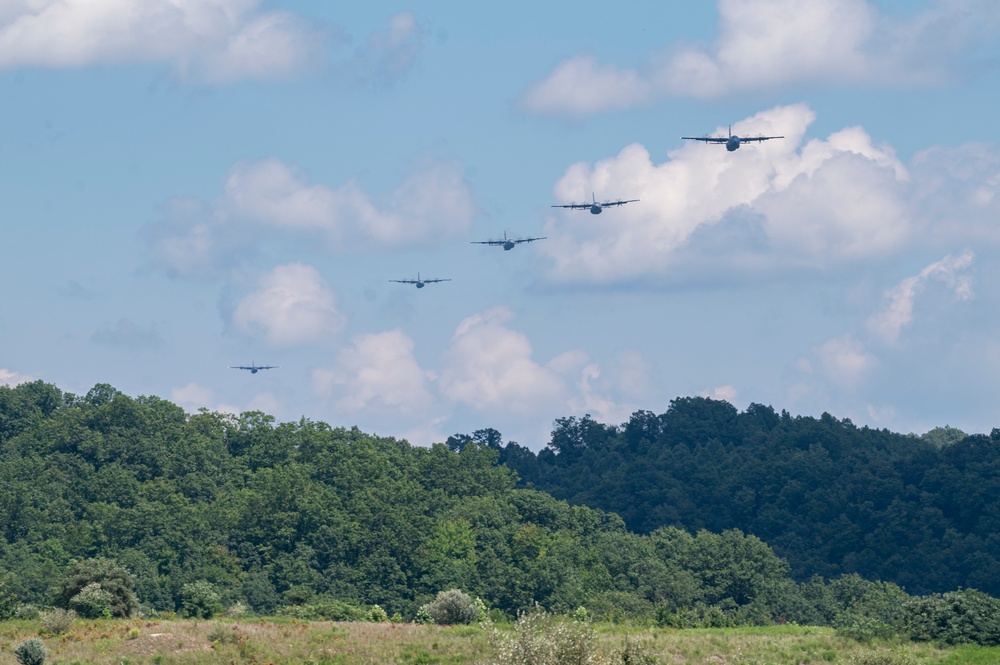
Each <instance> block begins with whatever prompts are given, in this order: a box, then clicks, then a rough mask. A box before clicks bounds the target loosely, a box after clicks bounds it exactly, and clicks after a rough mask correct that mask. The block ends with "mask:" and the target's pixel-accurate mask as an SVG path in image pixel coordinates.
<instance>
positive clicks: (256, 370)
mask: <svg viewBox="0 0 1000 665" xmlns="http://www.w3.org/2000/svg"><path fill="white" fill-rule="evenodd" d="M259 371H260V370H259V369H257V368H256V367H251V368H250V373H251V374H256V373H257V372H259Z"/></svg>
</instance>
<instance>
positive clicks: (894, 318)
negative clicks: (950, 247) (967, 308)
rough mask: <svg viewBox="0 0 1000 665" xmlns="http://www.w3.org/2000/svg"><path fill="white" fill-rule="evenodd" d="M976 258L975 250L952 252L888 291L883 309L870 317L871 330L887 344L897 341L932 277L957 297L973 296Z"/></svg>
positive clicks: (911, 317)
mask: <svg viewBox="0 0 1000 665" xmlns="http://www.w3.org/2000/svg"><path fill="white" fill-rule="evenodd" d="M973 259H974V255H973V253H972V252H971V251H968V250H966V251H965V252H963V253H962V254H960V255H958V256H952V255H950V254H949V255H948V256H946V257H944V258H943V259H941V260H940V261H936V262H934V263H932V264H930V265H929V266H927V267H926V268H924V269H923V270H921V271H920V272H919V273H918V274H916V275H914V276H912V277H907V278H906V279H904V280H903V281H901V282H900V283H899V284H897V285H896V286H894V287H893V288H892V289H890V290H888V291H886V293H885V295H884V297H883V305H882V308H881V309H880V310H879V311H878V312H876V313H875V314H874V315H872V316H871V318H869V319H868V330H870V331H871V332H872V333H874V334H875V335H876V336H878V337H879V338H881V339H882V341H884V342H886V343H888V344H893V343H895V342H896V341H897V340H898V339H899V335H900V333H901V332H902V330H903V328H904V327H906V326H907V325H909V324H910V322H911V321H913V303H914V301H915V300H916V297H917V295H918V294H919V293H920V292H921V291H923V289H924V288H925V287H926V285H927V284H928V283H929V282H930V281H932V280H933V281H939V282H943V283H944V284H945V285H946V286H947V287H948V288H949V289H951V290H952V291H953V292H954V295H955V298H956V299H958V300H968V299H970V298H972V297H973V289H972V278H971V276H970V275H969V274H968V270H969V268H971V267H972V262H973Z"/></svg>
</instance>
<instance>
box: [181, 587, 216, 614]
mask: <svg viewBox="0 0 1000 665" xmlns="http://www.w3.org/2000/svg"><path fill="white" fill-rule="evenodd" d="M181 604H182V607H183V611H184V616H186V617H193V618H195V619H211V618H212V617H213V616H215V615H216V614H218V613H219V612H221V611H222V601H221V599H220V598H219V592H218V591H216V590H215V586H214V585H213V584H212V583H211V582H206V581H204V580H201V581H198V582H192V583H191V584H185V585H184V586H183V587H181Z"/></svg>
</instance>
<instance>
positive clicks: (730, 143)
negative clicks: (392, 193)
mask: <svg viewBox="0 0 1000 665" xmlns="http://www.w3.org/2000/svg"><path fill="white" fill-rule="evenodd" d="M783 138H785V137H784V136H763V135H761V136H737V135H735V134H733V126H732V125H730V126H729V132H728V136H682V137H681V139H683V140H685V141H702V142H704V143H715V144H718V145H724V146H726V150H728V151H729V152H735V151H736V150H739V148H740V146H741V145H742V144H744V143H763V142H764V141H770V140H772V139H783ZM638 202H639V199H618V200H615V201H600V202H599V201H598V200H597V195H596V193H594V192H591V195H590V203H561V204H555V205H553V206H551V207H553V208H567V209H570V210H589V211H590V214H592V215H600V214H601V213H602V212H604V209H605V208H616V207H618V206H623V205H625V204H627V203H638ZM545 239H546V238H545V236H540V237H537V238H508V237H507V232H506V231H504V234H503V238H498V239H496V240H473V241H471V244H473V245H489V246H491V247H503V249H504V251H505V252H507V251H510V250H512V249H514V248H515V247H517V246H518V245H520V244H521V243H529V242H535V241H536V240H545ZM389 281H390V282H395V283H397V284H412V285H414V286H416V287H417V288H418V289H422V288H424V287H425V286H427V285H428V284H437V283H439V282H450V281H451V279H450V278H436V279H424V278H422V277H421V276H420V273H419V272H418V273H417V278H416V279H390V280H389ZM230 369H244V370H248V371H249V372H250V373H251V374H256V373H257V372H259V371H260V370H263V369H277V365H254V364H253V363H250V365H249V366H246V365H234V366H231V367H230Z"/></svg>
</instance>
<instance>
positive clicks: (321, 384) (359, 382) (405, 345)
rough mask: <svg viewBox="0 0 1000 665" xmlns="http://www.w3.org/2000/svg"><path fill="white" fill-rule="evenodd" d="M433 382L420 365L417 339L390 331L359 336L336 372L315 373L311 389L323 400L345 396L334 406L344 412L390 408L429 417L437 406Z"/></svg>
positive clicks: (340, 355) (341, 357)
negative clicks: (415, 344) (432, 388)
mask: <svg viewBox="0 0 1000 665" xmlns="http://www.w3.org/2000/svg"><path fill="white" fill-rule="evenodd" d="M432 378H433V375H432V374H431V373H430V372H426V371H424V370H423V369H421V368H420V365H419V364H418V363H417V359H416V357H414V355H413V340H412V339H411V338H410V337H409V336H408V335H407V334H406V333H404V332H403V331H402V330H390V331H388V332H383V333H376V334H367V335H359V336H357V337H355V338H354V339H353V340H352V341H351V344H350V346H348V347H346V348H344V349H342V350H341V351H340V353H338V355H337V362H336V365H335V366H334V367H333V368H331V369H318V370H315V371H314V372H313V388H314V391H315V392H316V393H317V394H318V395H321V396H324V397H325V396H329V395H331V394H333V393H334V392H337V393H338V394H340V395H342V397H340V399H338V400H337V403H336V404H337V407H338V408H339V409H343V410H346V411H352V412H357V411H361V410H363V409H368V408H374V409H381V408H386V409H391V410H398V411H400V412H402V413H403V414H420V415H426V414H427V412H426V410H427V409H428V407H430V406H431V404H432V403H433V397H432V395H431V393H430V391H429V389H428V383H429V382H430V381H431V379H432Z"/></svg>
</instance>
